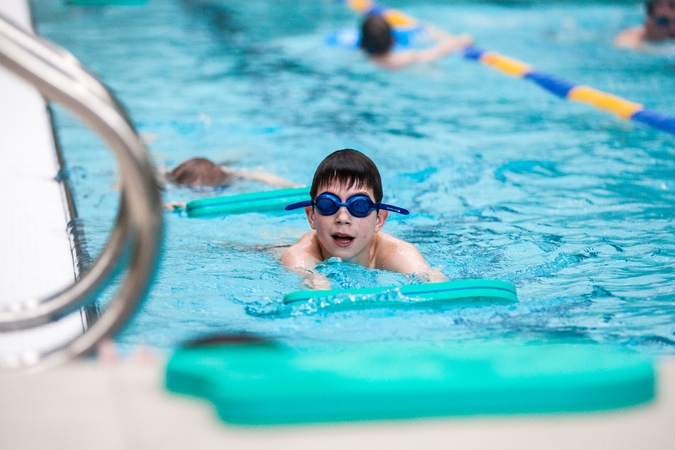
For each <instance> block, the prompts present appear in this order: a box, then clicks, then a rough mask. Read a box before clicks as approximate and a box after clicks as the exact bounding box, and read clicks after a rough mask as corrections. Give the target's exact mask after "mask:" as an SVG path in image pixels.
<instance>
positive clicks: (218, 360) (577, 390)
mask: <svg viewBox="0 0 675 450" xmlns="http://www.w3.org/2000/svg"><path fill="white" fill-rule="evenodd" d="M166 386H167V388H168V390H170V391H172V392H176V393H182V394H187V395H193V396H198V397H204V398H206V399H207V400H208V401H210V402H211V403H213V405H214V406H215V408H216V410H217V413H218V415H219V417H220V418H221V419H222V420H223V421H226V422H230V423H235V424H248V425H274V424H292V423H312V422H342V421H356V420H381V419H407V418H420V417H432V416H465V415H476V414H523V413H570V412H585V411H597V410H606V409H614V408H623V407H628V406H633V405H637V404H640V403H644V402H647V401H649V400H651V399H652V398H653V397H654V392H655V375H654V368H653V363H652V360H651V359H650V358H649V357H646V356H644V355H639V354H635V353H629V352H627V351H623V350H620V349H616V348H613V347H606V346H601V345H593V344H581V345H580V344H569V345H567V344H537V345H533V344H529V345H519V344H508V343H504V342H497V343H484V344H466V343H448V342H443V343H412V342H407V341H406V342H380V343H365V344H342V345H338V344H332V345H331V344H321V345H319V344H317V345H313V346H305V347H297V348H290V347H284V346H276V345H270V344H246V345H218V346H210V347H198V348H191V349H182V350H178V351H176V352H175V353H174V354H173V356H172V358H171V359H170V361H169V363H168V366H167V370H166Z"/></svg>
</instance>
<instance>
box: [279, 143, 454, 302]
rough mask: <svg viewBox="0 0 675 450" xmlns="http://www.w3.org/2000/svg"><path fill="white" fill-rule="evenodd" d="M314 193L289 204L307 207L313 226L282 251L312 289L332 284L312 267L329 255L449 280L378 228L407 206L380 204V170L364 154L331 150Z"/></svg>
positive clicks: (314, 182)
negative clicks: (305, 198)
mask: <svg viewBox="0 0 675 450" xmlns="http://www.w3.org/2000/svg"><path fill="white" fill-rule="evenodd" d="M310 196H311V197H312V200H310V201H306V202H300V203H295V204H293V205H289V206H287V207H286V209H297V208H301V207H303V206H304V207H305V214H307V220H308V221H309V226H310V227H311V228H312V231H310V232H309V233H306V234H305V235H304V236H302V237H301V238H300V239H299V240H298V242H296V243H295V244H293V245H292V246H291V247H290V248H289V249H288V250H286V251H285V252H284V253H283V254H282V255H281V262H282V264H283V265H284V267H286V268H287V269H289V270H291V271H293V272H296V273H298V274H300V275H301V276H303V277H304V278H305V281H304V283H303V284H305V285H306V286H307V287H309V288H310V289H330V282H329V281H328V279H327V278H326V277H324V276H322V275H320V274H317V273H316V272H314V267H315V266H316V265H317V264H319V263H321V262H323V261H325V260H327V259H329V258H338V259H339V260H341V261H344V262H348V263H352V264H358V265H361V266H364V267H368V268H370V269H379V270H390V271H392V272H399V273H405V274H411V275H415V276H417V277H419V278H422V279H424V280H426V281H444V280H446V278H445V276H444V275H443V274H442V273H441V272H440V270H438V269H432V268H430V267H429V264H428V263H427V261H426V260H425V259H424V256H422V254H421V253H420V251H419V250H418V249H417V247H415V246H414V245H413V244H410V243H408V242H405V241H402V240H400V239H397V238H395V237H393V236H390V235H388V234H386V233H384V232H382V231H380V230H381V229H382V226H383V225H384V222H385V221H386V220H387V216H388V214H389V211H393V212H398V213H401V214H408V211H407V210H405V209H403V208H399V207H396V206H393V205H387V204H384V203H380V202H381V200H382V181H381V179H380V173H379V171H378V170H377V166H375V163H373V161H372V160H371V159H370V158H368V157H367V156H366V155H364V154H363V153H361V152H359V151H357V150H352V149H344V150H338V151H336V152H333V153H332V154H330V155H328V156H327V157H326V158H325V159H324V160H323V161H322V162H321V164H319V167H318V168H317V169H316V172H315V173H314V179H313V180H312V187H311V189H310Z"/></svg>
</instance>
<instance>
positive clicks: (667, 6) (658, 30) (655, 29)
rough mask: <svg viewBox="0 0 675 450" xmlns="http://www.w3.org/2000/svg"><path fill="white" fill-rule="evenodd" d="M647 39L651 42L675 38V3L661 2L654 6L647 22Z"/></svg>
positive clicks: (671, 1) (672, 0)
mask: <svg viewBox="0 0 675 450" xmlns="http://www.w3.org/2000/svg"><path fill="white" fill-rule="evenodd" d="M645 37H646V38H647V39H648V40H651V41H660V40H661V39H672V38H675V1H674V0H668V1H661V2H659V3H656V4H655V5H654V10H653V11H652V14H651V15H650V16H649V17H647V20H646V21H645Z"/></svg>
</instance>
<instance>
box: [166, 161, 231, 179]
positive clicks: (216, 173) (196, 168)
mask: <svg viewBox="0 0 675 450" xmlns="http://www.w3.org/2000/svg"><path fill="white" fill-rule="evenodd" d="M166 178H167V180H168V181H170V182H172V183H176V184H182V185H184V186H222V185H226V184H230V181H231V180H230V175H229V174H228V173H227V172H225V171H224V170H223V168H222V167H220V166H219V165H218V164H216V163H214V162H213V161H210V160H208V159H206V158H191V159H188V160H187V161H183V162H182V163H181V164H179V165H178V167H176V168H175V169H173V170H172V171H171V172H169V173H168V174H167V177H166Z"/></svg>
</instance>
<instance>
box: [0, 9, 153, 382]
mask: <svg viewBox="0 0 675 450" xmlns="http://www.w3.org/2000/svg"><path fill="white" fill-rule="evenodd" d="M0 64H2V65H4V66H5V67H7V68H8V69H9V70H11V71H12V72H14V73H15V74H17V75H18V76H20V77H22V78H23V79H25V80H27V81H28V82H30V83H32V84H33V85H34V86H35V87H36V88H37V89H38V90H40V92H41V93H42V94H43V95H44V96H45V97H46V98H47V99H48V100H50V101H54V102H58V103H60V104H61V105H63V106H64V107H66V108H67V109H69V110H70V111H71V112H73V113H74V114H75V115H77V116H79V118H80V119H81V120H82V121H83V122H84V123H86V124H87V125H88V126H89V127H91V128H92V129H93V130H94V131H96V132H97V133H98V134H99V135H100V136H101V138H102V139H103V140H104V141H105V142H106V143H107V145H108V146H109V147H110V148H111V149H112V150H113V152H114V154H115V156H116V158H117V160H118V163H119V168H120V170H119V172H120V181H121V184H122V189H121V200H120V209H119V213H118V216H117V220H116V223H115V226H114V229H113V231H112V233H111V235H110V237H109V239H108V243H107V244H106V246H105V248H104V250H103V251H102V252H101V255H100V256H99V258H98V259H97V260H96V262H95V263H94V265H93V266H92V267H91V269H90V270H88V271H87V272H86V273H84V274H83V275H82V276H81V277H80V279H79V280H78V281H77V282H76V283H75V284H73V285H72V286H70V287H68V288H66V289H64V290H63V291H61V292H59V293H57V294H55V295H52V296H50V297H47V298H44V299H29V300H27V301H23V302H17V303H15V304H12V305H9V306H6V307H4V308H3V307H0V332H8V331H16V330H22V329H27V328H31V327H35V326H39V325H42V324H45V323H49V322H52V321H54V320H57V319H59V318H61V317H63V316H65V315H67V314H69V313H71V312H73V311H75V310H77V309H78V308H81V307H82V306H85V305H87V304H90V303H92V302H93V301H95V299H96V296H97V294H98V293H99V292H100V291H101V290H102V289H103V288H104V287H105V286H106V285H107V284H108V283H109V282H110V280H111V278H112V277H113V275H114V274H115V273H118V272H119V270H120V267H121V264H123V263H124V262H126V261H128V266H127V272H126V277H125V279H124V281H123V283H122V286H121V287H120V289H119V291H118V292H117V294H116V296H115V298H114V299H113V300H112V301H111V302H110V304H109V306H108V308H107V309H106V310H105V312H103V314H102V315H101V316H100V317H99V319H98V320H97V321H96V322H95V323H94V324H93V325H92V326H90V327H89V329H88V330H87V331H86V332H85V333H83V334H82V335H80V336H78V337H76V338H75V339H74V340H72V341H71V342H69V343H66V344H64V345H63V346H61V347H59V348H56V349H54V350H50V351H48V352H46V353H43V354H39V353H35V352H31V353H24V354H17V355H5V356H3V357H0V367H3V366H4V367H11V368H32V369H44V368H48V367H52V366H55V365H58V364H60V363H63V362H65V361H67V360H69V359H71V358H73V357H75V356H78V355H82V354H84V353H87V352H88V351H89V350H91V349H92V348H93V347H94V346H95V345H96V344H97V343H98V342H99V341H100V340H101V339H103V338H105V337H107V336H110V335H112V334H113V333H115V332H116V331H117V330H118V329H119V328H120V327H121V326H122V325H123V324H124V323H125V322H126V321H127V320H128V319H129V317H130V316H131V315H132V314H133V312H134V311H135V309H136V307H137V306H138V304H139V303H140V302H141V300H142V299H143V298H144V297H145V294H146V293H147V290H148V287H149V285H150V281H151V279H152V276H153V275H154V273H155V269H156V266H157V262H158V257H159V247H160V241H161V232H162V215H161V202H160V198H159V192H158V189H157V183H156V181H155V176H154V171H153V168H152V165H151V163H150V160H149V158H148V155H147V152H146V150H145V146H144V145H143V143H142V141H141V140H140V138H139V137H138V135H137V133H136V131H135V129H134V127H133V124H132V123H131V121H130V119H129V117H128V116H127V114H126V111H125V110H124V108H123V107H122V106H121V105H120V103H119V102H118V101H117V100H116V99H115V97H114V96H113V95H112V94H111V92H110V90H108V89H107V88H106V87H105V86H104V85H103V84H101V83H100V82H99V81H98V80H97V79H96V78H95V77H94V76H93V75H91V74H90V73H89V72H87V71H86V70H85V69H84V68H83V67H82V66H81V65H80V63H79V62H78V61H77V59H76V58H75V57H74V56H73V55H72V54H70V53H69V52H67V51H65V50H63V49H62V48H60V47H57V46H56V45H54V44H52V43H51V42H49V41H47V40H46V39H44V38H41V37H39V36H35V35H33V34H30V33H27V32H25V31H23V30H22V29H21V28H20V27H19V26H17V25H16V24H14V23H13V22H11V21H10V20H8V19H7V18H5V17H3V16H2V15H0ZM127 255H130V256H128V257H127Z"/></svg>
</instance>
